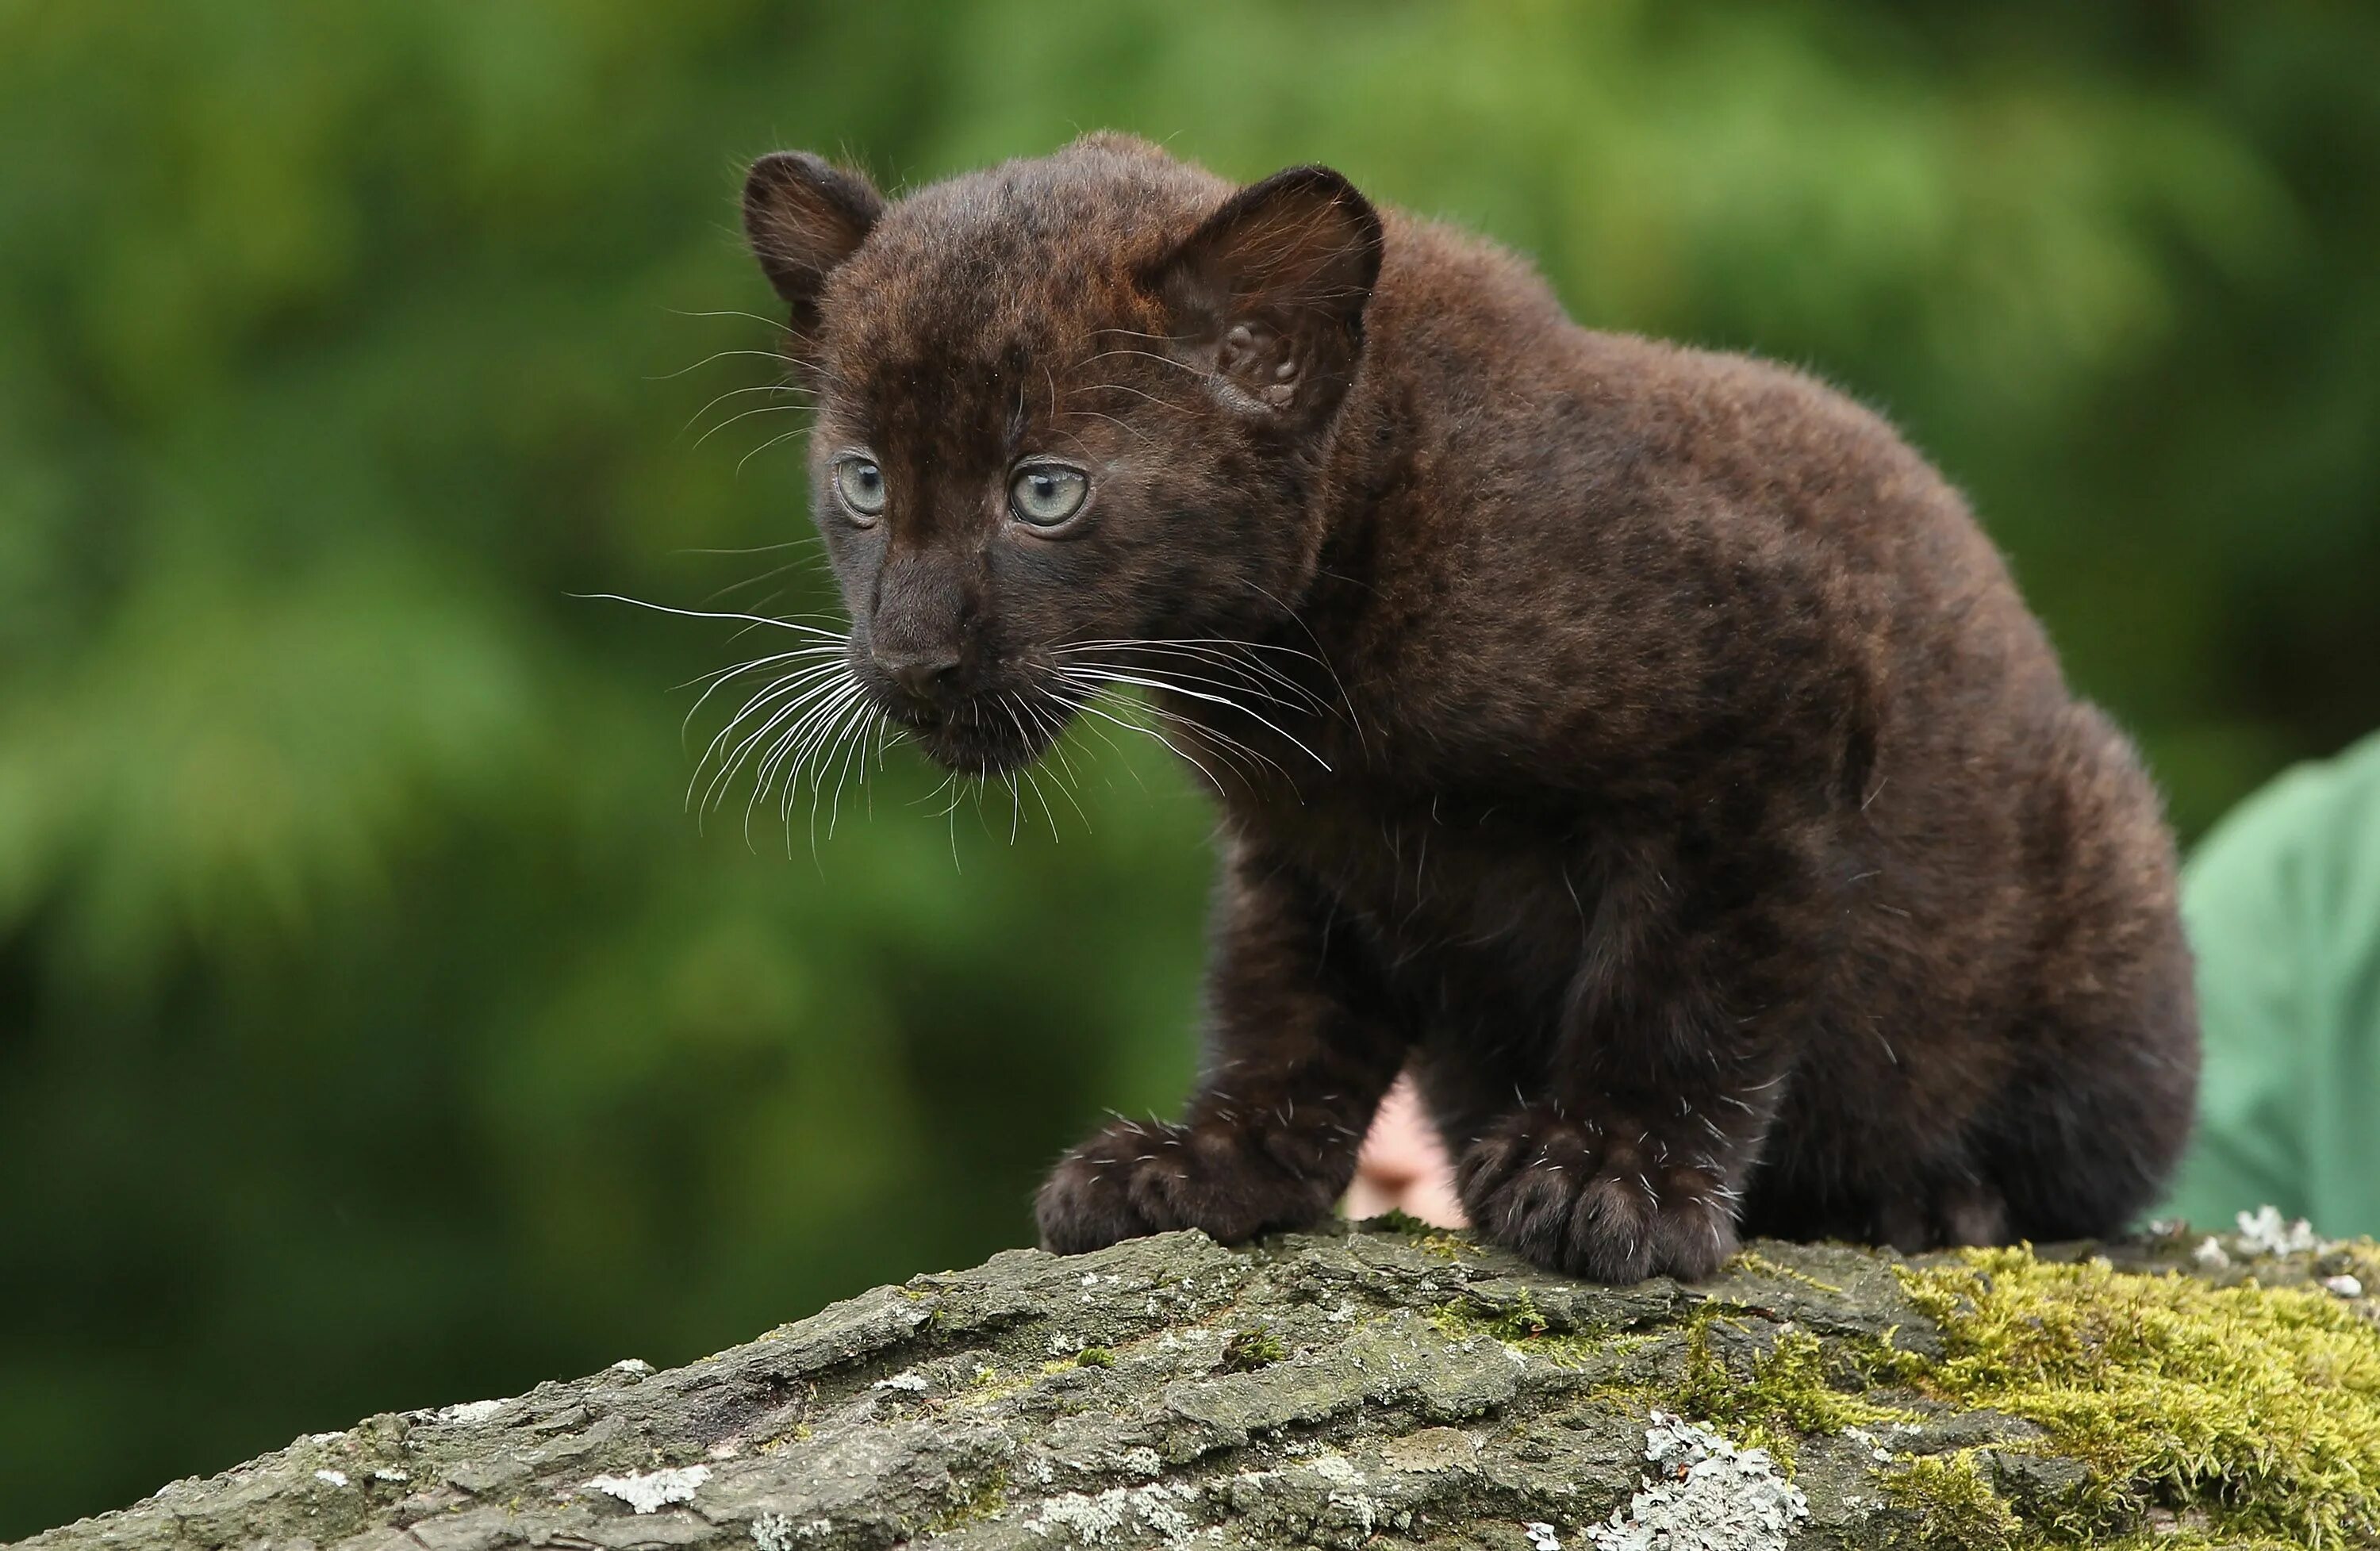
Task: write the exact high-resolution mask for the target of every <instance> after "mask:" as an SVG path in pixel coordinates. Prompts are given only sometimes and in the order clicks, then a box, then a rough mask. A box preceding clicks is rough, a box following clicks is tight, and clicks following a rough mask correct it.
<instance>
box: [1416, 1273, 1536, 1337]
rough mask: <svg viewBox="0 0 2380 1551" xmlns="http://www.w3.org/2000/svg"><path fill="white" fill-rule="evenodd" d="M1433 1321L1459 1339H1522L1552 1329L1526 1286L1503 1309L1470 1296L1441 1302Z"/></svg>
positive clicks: (1431, 1321) (1432, 1322) (1442, 1329)
mask: <svg viewBox="0 0 2380 1551" xmlns="http://www.w3.org/2000/svg"><path fill="white" fill-rule="evenodd" d="M1430 1323H1431V1324H1433V1325H1435V1326H1437V1327H1439V1329H1440V1330H1441V1331H1443V1332H1445V1333H1446V1334H1447V1335H1449V1336H1451V1337H1452V1338H1454V1339H1456V1340H1469V1339H1471V1338H1473V1337H1474V1336H1486V1337H1488V1339H1491V1340H1499V1341H1506V1342H1520V1341H1526V1340H1532V1339H1536V1337H1539V1336H1542V1335H1544V1334H1545V1333H1546V1332H1547V1331H1548V1330H1550V1329H1552V1328H1553V1327H1552V1326H1551V1325H1550V1324H1548V1322H1547V1320H1546V1316H1545V1315H1541V1314H1539V1313H1538V1312H1537V1301H1536V1298H1535V1297H1533V1296H1531V1295H1530V1292H1529V1290H1528V1289H1527V1288H1525V1287H1524V1288H1522V1289H1520V1290H1519V1291H1518V1293H1517V1295H1516V1296H1515V1297H1514V1298H1513V1299H1512V1303H1510V1304H1509V1305H1507V1306H1505V1307H1502V1308H1495V1307H1491V1306H1489V1305H1488V1304H1485V1303H1479V1302H1477V1301H1476V1300H1474V1299H1470V1298H1457V1299H1456V1300H1454V1302H1452V1303H1442V1304H1440V1305H1439V1309H1438V1312H1437V1313H1436V1314H1434V1315H1431V1316H1430Z"/></svg>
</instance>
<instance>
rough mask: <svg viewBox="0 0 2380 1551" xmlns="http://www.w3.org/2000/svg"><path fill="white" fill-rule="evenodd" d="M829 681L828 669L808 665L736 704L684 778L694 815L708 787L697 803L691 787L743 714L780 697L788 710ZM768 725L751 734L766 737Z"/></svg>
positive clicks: (773, 719)
mask: <svg viewBox="0 0 2380 1551" xmlns="http://www.w3.org/2000/svg"><path fill="white" fill-rule="evenodd" d="M832 682H833V680H832V672H831V670H828V669H825V668H810V669H805V670H803V671H801V672H800V673H789V674H786V675H785V676H784V677H783V678H778V679H772V680H771V681H770V682H769V683H768V684H767V685H763V686H762V687H761V688H760V689H759V690H758V691H756V692H755V693H754V694H753V695H752V696H751V697H750V698H748V699H747V700H746V701H745V702H744V704H743V705H741V706H739V707H737V708H736V710H735V715H734V716H732V717H730V718H728V719H727V725H726V726H724V727H722V728H721V729H720V730H719V733H718V735H717V736H716V737H713V738H712V739H711V740H710V745H709V746H708V747H706V748H704V749H703V751H702V757H701V758H699V759H697V760H696V761H695V762H694V775H693V776H692V778H691V779H689V780H688V781H687V782H686V805H687V806H689V807H692V808H693V809H694V810H695V812H696V814H697V815H700V814H701V813H702V812H703V810H704V809H705V808H706V807H708V806H710V791H709V790H706V791H705V793H704V794H703V800H702V802H701V803H700V804H697V803H696V802H695V800H694V791H695V788H696V787H698V786H700V785H701V784H702V772H703V771H704V770H705V769H708V768H709V767H710V761H711V760H712V758H714V757H716V756H717V755H718V753H719V749H720V745H722V744H724V743H726V742H727V741H728V740H729V739H730V738H731V737H733V736H734V735H735V729H736V728H737V727H739V726H741V725H742V724H743V722H744V720H745V719H746V718H747V717H748V716H750V715H752V714H753V713H754V712H755V711H758V710H759V709H762V708H763V707H766V706H769V705H771V704H773V703H775V702H778V701H780V700H783V701H787V702H788V704H787V705H786V706H785V707H784V708H783V710H785V711H791V710H795V709H799V708H800V707H801V705H802V704H803V703H804V702H806V701H807V700H809V699H810V698H811V697H813V696H816V695H818V694H819V693H820V692H821V691H823V690H824V689H825V688H826V687H827V686H828V685H831V684H832ZM781 714H783V713H782V712H772V713H771V718H770V722H769V725H770V726H773V725H775V723H776V720H777V717H778V716H779V715H781ZM768 730H769V729H768V727H766V726H764V727H762V728H761V729H760V730H759V733H756V734H755V736H756V737H766V736H767V735H768ZM751 741H752V740H751V739H747V740H746V741H745V743H744V744H743V745H739V746H738V747H737V749H736V751H735V755H734V756H733V757H731V759H730V760H729V761H728V762H727V763H726V764H724V765H722V767H721V775H722V777H723V776H724V775H725V774H727V773H728V771H729V770H731V769H733V768H734V764H735V760H739V759H741V758H742V757H743V756H744V754H745V752H746V751H747V749H748V748H749V747H750V745H751Z"/></svg>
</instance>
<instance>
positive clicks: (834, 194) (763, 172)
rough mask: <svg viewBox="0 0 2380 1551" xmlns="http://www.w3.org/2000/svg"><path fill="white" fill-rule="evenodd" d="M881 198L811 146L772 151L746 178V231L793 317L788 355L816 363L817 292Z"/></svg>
mask: <svg viewBox="0 0 2380 1551" xmlns="http://www.w3.org/2000/svg"><path fill="white" fill-rule="evenodd" d="M883 212H884V197H883V196H882V195H880V194H879V193H878V192H877V191H876V188H875V186H874V185H873V184H870V183H869V182H868V179H867V178H865V177H863V176H860V175H859V174H857V173H853V172H845V171H844V169H842V168H841V167H838V166H834V165H832V164H830V163H829V162H827V161H826V159H825V158H823V157H820V156H813V155H811V154H810V153H809V152H808V151H771V152H770V153H769V154H768V155H766V156H763V157H761V158H760V159H759V161H757V162H755V163H753V164H752V170H751V171H750V172H749V173H747V174H746V175H745V178H744V237H745V240H746V241H747V242H748V243H750V244H751V246H752V256H753V257H754V258H755V259H758V260H759V261H760V272H761V273H763V274H766V275H767V276H768V277H769V284H770V285H773V286H775V287H776V289H777V295H778V296H779V297H783V300H784V303H785V306H786V308H787V309H788V310H789V311H790V312H791V314H792V318H791V321H790V322H789V324H788V325H787V326H788V328H789V329H790V331H791V333H792V334H793V339H792V345H791V351H790V353H791V354H792V356H793V357H794V358H795V361H797V362H799V363H800V364H802V365H803V366H806V367H807V366H815V365H816V364H817V347H818V331H819V293H820V291H821V290H823V289H824V288H825V286H826V277H827V276H828V275H829V274H831V273H833V272H834V267H835V266H836V265H837V264H840V263H842V262H843V261H844V260H845V259H848V258H850V257H851V255H852V253H853V252H854V251H855V250H856V249H857V248H858V247H859V245H860V244H861V243H862V242H864V241H865V240H867V237H868V231H869V229H870V228H872V227H873V226H874V225H875V224H876V218H877V217H878V216H879V215H881V214H882V213H883Z"/></svg>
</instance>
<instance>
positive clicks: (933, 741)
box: [886, 707, 1058, 777]
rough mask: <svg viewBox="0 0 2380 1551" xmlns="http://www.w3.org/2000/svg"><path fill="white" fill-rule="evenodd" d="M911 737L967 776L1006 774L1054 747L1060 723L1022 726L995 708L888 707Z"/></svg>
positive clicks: (940, 762) (943, 764)
mask: <svg viewBox="0 0 2380 1551" xmlns="http://www.w3.org/2000/svg"><path fill="white" fill-rule="evenodd" d="M886 714H887V715H888V716H891V717H892V721H893V722H894V724H895V725H897V726H899V727H901V728H902V729H903V730H904V731H905V732H906V733H908V734H909V738H910V741H911V742H913V743H915V744H916V745H917V746H918V747H919V748H920V749H922V750H924V751H925V755H926V757H928V758H929V759H931V760H932V761H933V762H934V763H935V764H937V765H940V766H941V767H942V769H946V770H953V771H956V772H957V773H958V774H960V775H964V776H979V777H980V776H1003V775H1007V774H1009V773H1010V772H1012V771H1014V770H1020V769H1024V768H1025V767H1026V766H1027V765H1030V764H1031V763H1033V762H1034V761H1035V760H1036V759H1038V758H1040V757H1041V756H1042V755H1043V754H1045V753H1047V752H1048V751H1049V748H1050V741H1051V738H1052V737H1053V735H1054V734H1055V733H1056V732H1057V731H1058V729H1056V728H1055V727H1051V728H1048V729H1043V728H1040V727H1035V726H1032V725H1029V724H1028V725H1026V726H1024V727H1018V726H1015V725H1013V724H1011V723H1010V722H1009V721H1005V720H1002V719H1000V716H999V712H998V711H997V710H996V709H984V708H976V707H965V708H961V709H957V710H953V711H944V712H935V713H923V714H921V713H919V712H917V711H914V710H902V711H893V710H891V709H888V710H887V711H886Z"/></svg>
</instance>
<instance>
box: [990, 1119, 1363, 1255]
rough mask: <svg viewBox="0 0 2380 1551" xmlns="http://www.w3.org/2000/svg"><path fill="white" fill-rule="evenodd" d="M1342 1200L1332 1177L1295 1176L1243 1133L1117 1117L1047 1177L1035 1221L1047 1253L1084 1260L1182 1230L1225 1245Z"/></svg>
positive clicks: (1296, 1223) (1308, 1218)
mask: <svg viewBox="0 0 2380 1551" xmlns="http://www.w3.org/2000/svg"><path fill="white" fill-rule="evenodd" d="M1337 1195H1338V1190H1337V1188H1336V1187H1335V1186H1334V1185H1333V1184H1332V1182H1331V1181H1326V1180H1321V1179H1318V1178H1313V1177H1309V1176H1305V1175H1302V1174H1299V1173H1296V1172H1293V1171H1292V1170H1291V1169H1287V1168H1285V1167H1283V1166H1282V1165H1281V1163H1280V1162H1278V1161H1276V1160H1275V1159H1274V1158H1273V1157H1270V1156H1269V1154H1268V1153H1267V1151H1266V1150H1265V1148H1264V1147H1263V1145H1262V1144H1261V1140H1260V1139H1259V1138H1257V1137H1255V1136H1252V1135H1248V1134H1245V1133H1242V1132H1239V1131H1236V1130H1233V1129H1231V1128H1228V1127H1222V1126H1215V1125H1205V1126H1196V1127H1193V1126H1178V1125H1157V1124H1150V1125H1141V1124H1139V1123H1137V1122H1135V1121H1117V1122H1116V1123H1115V1124H1113V1125H1111V1126H1109V1127H1108V1128H1107V1129H1106V1130H1104V1131H1101V1132H1100V1133H1099V1134H1098V1135H1096V1136H1093V1137H1092V1138H1091V1139H1090V1140H1089V1141H1087V1142H1086V1143H1084V1144H1083V1145H1081V1146H1079V1147H1077V1148H1075V1150H1074V1151H1073V1152H1071V1153H1069V1154H1067V1155H1066V1157H1065V1158H1064V1159H1063V1160H1062V1161H1061V1162H1060V1163H1059V1165H1058V1167H1057V1168H1056V1169H1053V1170H1051V1171H1050V1179H1049V1181H1048V1182H1047V1183H1045V1184H1044V1185H1042V1187H1041V1194H1040V1195H1039V1196H1038V1198H1037V1199H1036V1200H1035V1202H1034V1206H1033V1215H1034V1218H1035V1219H1036V1221H1037V1223H1038V1226H1039V1228H1040V1232H1041V1247H1042V1248H1043V1249H1047V1250H1054V1251H1056V1252H1057V1253H1058V1254H1083V1253H1084V1252H1086V1251H1087V1250H1095V1249H1103V1248H1105V1247H1106V1246H1107V1245H1109V1244H1112V1243H1114V1242H1117V1241H1118V1240H1122V1239H1137V1238H1139V1237H1141V1236H1142V1235H1144V1234H1149V1233H1164V1232H1168V1231H1170V1230H1173V1229H1177V1228H1198V1229H1204V1230H1206V1231H1207V1232H1208V1234H1210V1235H1212V1236H1213V1237H1215V1238H1217V1239H1220V1240H1222V1241H1223V1242H1227V1243H1228V1242H1234V1241H1237V1240H1241V1239H1247V1238H1252V1237H1254V1236H1255V1235H1257V1234H1258V1233H1261V1232H1263V1231H1265V1230H1268V1229H1274V1228H1295V1227H1301V1226H1303V1225H1305V1224H1306V1223H1309V1222H1312V1221H1314V1220H1316V1219H1317V1218H1320V1217H1321V1216H1322V1215H1323V1214H1324V1213H1326V1212H1328V1211H1329V1210H1330V1204H1331V1202H1332V1201H1333V1200H1335V1199H1336V1198H1337Z"/></svg>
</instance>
